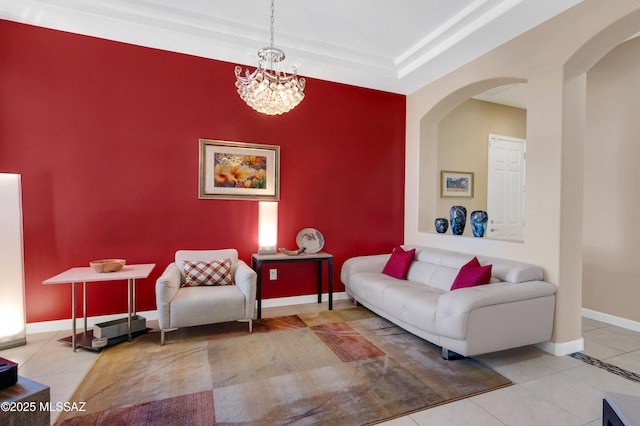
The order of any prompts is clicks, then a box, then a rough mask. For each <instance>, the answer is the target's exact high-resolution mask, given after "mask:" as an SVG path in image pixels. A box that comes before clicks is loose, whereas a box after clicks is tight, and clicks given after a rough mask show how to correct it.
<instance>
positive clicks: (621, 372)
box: [569, 352, 640, 383]
mask: <svg viewBox="0 0 640 426" xmlns="http://www.w3.org/2000/svg"><path fill="white" fill-rule="evenodd" d="M569 356H570V357H572V358H575V359H578V360H580V361H583V362H586V363H587V364H590V365H593V366H594V367H598V368H601V369H603V370H606V371H608V372H609V373H613V374H615V375H617V376H620V377H623V378H625V379H627V380H631V381H633V382H637V383H640V374H636V373H634V372H632V371H629V370H625V369H624V368H620V367H618V366H617V365H613V364H609V363H608V362H604V361H602V360H599V359H597V358H594V357H592V356H589V355H586V354H583V353H582V352H574V353H572V354H570V355H569Z"/></svg>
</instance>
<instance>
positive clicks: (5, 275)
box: [0, 173, 27, 349]
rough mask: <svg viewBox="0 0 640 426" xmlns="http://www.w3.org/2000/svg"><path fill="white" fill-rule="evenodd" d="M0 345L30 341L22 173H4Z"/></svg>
mask: <svg viewBox="0 0 640 426" xmlns="http://www.w3.org/2000/svg"><path fill="white" fill-rule="evenodd" d="M0 205H2V208H1V209H0V235H2V238H0V349H3V348H10V347H12V346H19V345H24V344H25V343H27V330H26V313H25V301H24V256H23V251H22V197H21V190H20V175H15V174H7V173H0Z"/></svg>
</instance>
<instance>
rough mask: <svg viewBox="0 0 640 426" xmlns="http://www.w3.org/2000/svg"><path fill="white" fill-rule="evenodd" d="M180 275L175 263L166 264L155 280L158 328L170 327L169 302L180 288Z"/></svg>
mask: <svg viewBox="0 0 640 426" xmlns="http://www.w3.org/2000/svg"><path fill="white" fill-rule="evenodd" d="M181 281H182V277H181V275H180V270H179V269H178V267H177V266H176V264H175V263H170V264H169V265H167V267H166V269H165V270H164V272H163V273H162V275H160V277H159V278H158V279H157V280H156V308H157V309H158V326H159V327H160V330H164V329H168V328H170V322H169V304H170V303H171V301H172V300H173V298H174V297H175V295H176V293H177V292H178V290H179V289H180V284H181Z"/></svg>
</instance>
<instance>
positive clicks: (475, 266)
mask: <svg viewBox="0 0 640 426" xmlns="http://www.w3.org/2000/svg"><path fill="white" fill-rule="evenodd" d="M491 267H492V265H486V266H480V262H479V261H478V259H477V258H476V257H474V258H473V259H471V261H470V262H469V263H467V264H466V265H464V266H463V267H462V268H460V271H459V272H458V275H457V276H456V279H455V280H453V285H452V286H451V290H456V289H458V288H466V287H475V286H477V285H483V284H489V282H490V281H491Z"/></svg>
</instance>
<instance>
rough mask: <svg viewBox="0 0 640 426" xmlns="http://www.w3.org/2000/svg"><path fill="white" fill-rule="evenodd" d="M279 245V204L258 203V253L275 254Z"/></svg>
mask: <svg viewBox="0 0 640 426" xmlns="http://www.w3.org/2000/svg"><path fill="white" fill-rule="evenodd" d="M277 244H278V203H277V202H275V201H260V202H259V203H258V253H259V254H275V253H277V248H276V245H277Z"/></svg>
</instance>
